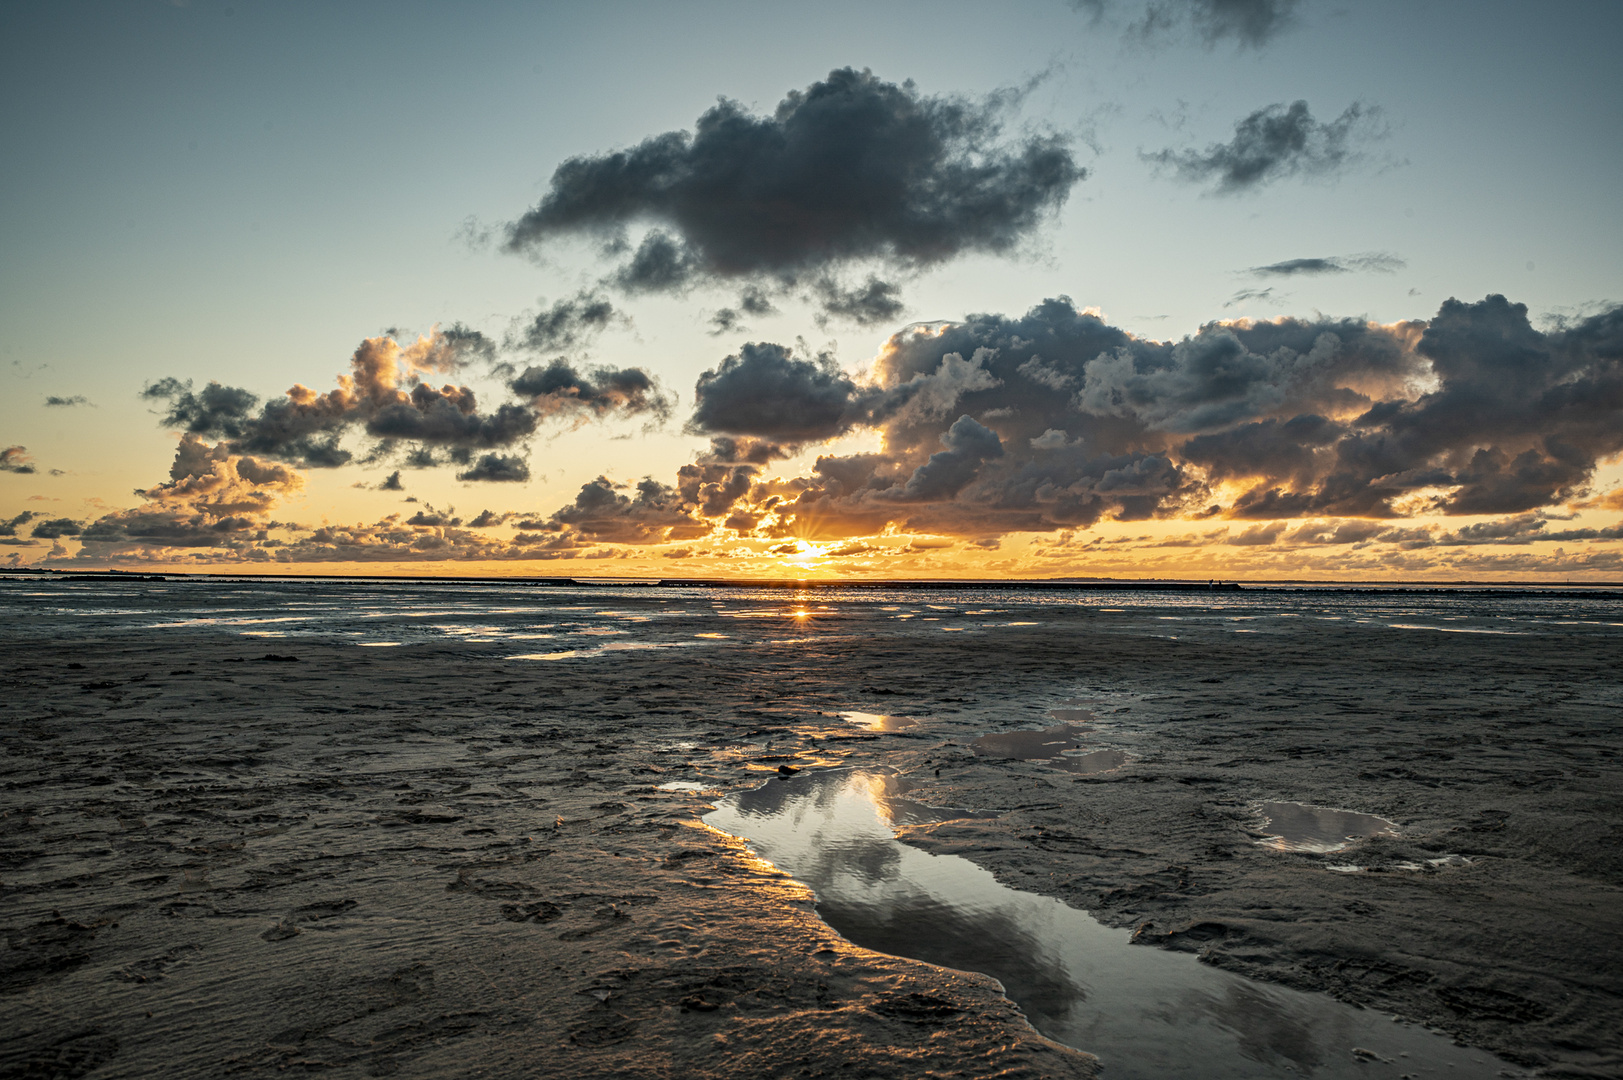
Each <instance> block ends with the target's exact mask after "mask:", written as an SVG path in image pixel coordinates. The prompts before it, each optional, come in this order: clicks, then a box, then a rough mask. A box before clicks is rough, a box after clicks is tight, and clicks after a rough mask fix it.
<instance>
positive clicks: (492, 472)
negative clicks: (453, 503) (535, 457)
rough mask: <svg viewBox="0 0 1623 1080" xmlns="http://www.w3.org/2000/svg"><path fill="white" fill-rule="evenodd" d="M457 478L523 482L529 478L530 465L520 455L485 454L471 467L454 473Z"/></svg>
mask: <svg viewBox="0 0 1623 1080" xmlns="http://www.w3.org/2000/svg"><path fill="white" fill-rule="evenodd" d="M456 478H457V479H458V480H489V481H493V482H498V483H523V482H524V481H526V480H528V479H529V478H530V466H529V465H528V464H527V463H526V462H525V460H524V459H523V458H521V457H516V456H514V455H511V454H485V455H484V456H482V457H480V459H479V460H478V461H476V462H474V464H473V468H471V469H469V470H467V471H466V472H459V473H457V474H456Z"/></svg>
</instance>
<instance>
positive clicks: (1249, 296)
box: [1223, 285, 1285, 308]
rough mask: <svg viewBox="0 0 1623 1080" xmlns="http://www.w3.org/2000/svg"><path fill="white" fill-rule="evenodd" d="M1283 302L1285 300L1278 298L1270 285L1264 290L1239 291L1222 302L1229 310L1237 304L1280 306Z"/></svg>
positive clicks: (1281, 297)
mask: <svg viewBox="0 0 1623 1080" xmlns="http://www.w3.org/2000/svg"><path fill="white" fill-rule="evenodd" d="M1284 302H1285V298H1284V297H1283V296H1280V295H1279V294H1278V292H1277V291H1276V290H1275V289H1274V287H1273V286H1271V285H1270V286H1269V287H1268V288H1266V289H1241V290H1240V291H1239V292H1237V293H1235V294H1234V295H1233V296H1231V297H1229V298H1228V299H1227V300H1225V301H1223V306H1224V307H1226V308H1231V307H1234V306H1235V305H1237V304H1251V303H1257V304H1282V303H1284Z"/></svg>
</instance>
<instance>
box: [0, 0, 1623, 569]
mask: <svg viewBox="0 0 1623 1080" xmlns="http://www.w3.org/2000/svg"><path fill="white" fill-rule="evenodd" d="M1619 40H1623V5H1619V4H1617V3H1615V0H1596V2H1571V3H1565V2H1546V3H1536V4H1535V3H1531V2H1527V3H1515V2H1494V0H1472V2H1458V3H1454V2H1443V0H1438V2H1431V3H1414V2H1403V3H1399V2H1392V3H1385V2H1380V0H1370V2H1365V3H1358V4H1350V3H1345V2H1341V3H1337V2H1327V0H1070V2H1067V0H1017V2H1011V3H1006V4H1000V5H987V4H968V3H950V2H931V3H901V2H897V3H885V2H875V0H865V2H863V3H860V4H858V3H823V4H818V5H805V4H775V3H748V4H746V3H719V2H718V3H699V2H695V3H677V4H669V3H666V4H652V3H633V2H625V3H597V4H566V3H557V4H518V3H512V4H507V3H487V4H456V5H453V4H429V3H416V4H413V3H389V4H382V3H378V4H369V3H362V2H356V3H347V4H343V5H334V4H304V3H297V2H279V3H275V4H271V3H260V2H256V0H224V2H216V0H187V2H178V0H177V2H170V3H160V2H157V0H140V2H115V0H110V2H103V3H73V2H63V3H54V4H36V5H23V4H13V5H7V6H5V8H4V10H3V11H0V60H3V62H0V140H3V143H0V145H4V146H5V147H6V148H7V152H6V153H5V154H4V155H3V157H0V317H3V325H4V326H5V328H6V333H5V334H4V335H3V336H0V379H3V380H4V382H3V393H0V564H5V563H10V564H12V565H30V566H49V567H56V568H61V569H74V568H83V569H88V568H97V567H115V568H122V569H154V570H158V569H167V570H193V571H225V572H255V573H331V574H353V573H411V574H444V575H487V574H488V575H546V576H558V575H562V576H575V577H645V576H660V577H740V578H797V577H798V578H821V577H867V578H991V577H1019V578H1053V577H1092V576H1106V577H1128V578H1196V579H1206V578H1212V577H1217V578H1224V579H1239V580H1273V579H1321V580H1387V581H1395V580H1428V581H1431V580H1435V581H1444V580H1539V581H1567V580H1572V581H1606V580H1620V579H1623V308H1620V307H1619V304H1620V302H1623V211H1620V209H1619V207H1620V205H1623V201H1620V200H1619V199H1618V198H1617V193H1616V187H1617V179H1616V178H1617V177H1618V176H1619V175H1623V73H1620V70H1619V68H1618V66H1617V64H1616V62H1615V52H1616V43H1617V42H1618V41H1619Z"/></svg>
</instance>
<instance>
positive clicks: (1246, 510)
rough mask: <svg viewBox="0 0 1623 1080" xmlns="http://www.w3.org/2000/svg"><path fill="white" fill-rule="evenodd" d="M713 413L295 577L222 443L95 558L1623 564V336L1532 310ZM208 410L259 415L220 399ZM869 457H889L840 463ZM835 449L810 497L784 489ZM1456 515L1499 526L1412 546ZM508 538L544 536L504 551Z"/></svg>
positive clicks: (198, 452)
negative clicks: (1392, 559)
mask: <svg viewBox="0 0 1623 1080" xmlns="http://www.w3.org/2000/svg"><path fill="white" fill-rule="evenodd" d="M555 381H558V382H559V383H560V385H561V384H562V382H564V381H567V380H564V376H563V374H562V373H559V375H558V376H557V377H556V380H555ZM546 385H552V384H551V383H547V384H546ZM571 385H575V384H571ZM592 385H593V386H594V387H597V388H598V390H597V391H594V392H602V390H601V387H602V385H604V383H602V382H601V381H599V382H597V383H593V384H592ZM534 389H537V390H538V391H539V392H543V393H544V392H546V391H545V389H544V387H543V386H541V385H540V384H538V385H537V386H536V387H535V388H534ZM576 392H577V393H579V394H583V395H584V396H586V397H590V395H589V394H585V391H582V390H580V389H579V387H578V386H577V391H576ZM217 396H218V395H217ZM290 400H291V399H290ZM694 402H695V405H694V409H693V411H692V413H691V415H690V416H689V418H688V421H687V423H688V430H689V431H690V432H693V433H695V434H700V435H703V436H706V437H707V438H708V439H709V445H708V448H707V449H706V450H705V451H704V452H702V453H700V454H698V455H697V457H696V459H695V460H694V461H693V462H692V463H690V464H687V465H684V466H682V467H681V468H679V469H678V470H677V471H676V475H675V477H674V483H665V482H663V481H661V480H658V479H655V478H644V479H643V480H641V481H638V482H636V483H634V484H622V483H619V482H616V481H614V480H611V479H609V478H607V477H598V478H597V479H595V480H593V481H591V482H589V483H587V484H585V485H583V486H582V488H581V489H580V491H579V492H578V493H577V495H576V496H575V498H574V499H573V501H572V502H570V503H569V504H567V505H565V506H563V507H561V508H559V509H557V510H555V511H553V512H552V513H550V514H547V513H521V512H517V511H501V512H497V511H491V510H486V511H485V512H484V513H482V514H480V515H479V517H478V518H477V519H476V520H475V521H474V522H472V523H471V524H470V525H469V526H468V527H467V528H461V529H460V531H458V532H456V534H455V537H452V536H451V534H450V533H447V532H446V531H445V530H447V529H450V528H453V527H456V526H453V525H451V524H447V523H446V522H445V521H435V522H430V521H428V520H427V519H426V518H423V519H419V520H416V521H406V522H401V521H399V520H398V519H391V520H390V521H386V522H383V523H379V525H377V526H375V527H372V526H369V527H365V528H364V529H363V528H361V527H359V526H357V527H356V528H357V529H360V530H361V531H360V532H356V531H354V530H350V531H349V532H348V533H345V534H344V535H345V536H347V537H348V539H343V540H342V542H340V539H339V534H338V533H336V532H333V531H332V530H330V529H328V530H319V531H317V532H315V533H311V534H310V535H308V536H304V537H295V539H294V540H293V541H290V542H286V543H283V544H282V545H280V550H275V549H276V548H277V547H278V545H277V544H276V542H274V541H266V540H265V539H263V537H264V535H265V531H266V530H267V529H273V528H274V526H273V523H272V522H271V520H270V516H269V515H270V510H269V505H270V503H271V502H274V500H275V498H277V497H280V495H282V494H285V493H286V492H288V491H291V490H293V489H295V488H296V487H297V484H298V482H299V478H298V476H297V474H295V473H293V472H292V471H291V470H287V469H286V468H285V467H284V466H281V465H275V464H273V463H271V462H268V461H264V460H262V459H260V458H257V457H255V456H254V455H252V454H247V453H244V452H243V451H244V450H245V449H246V447H247V446H249V445H251V443H250V441H249V440H250V439H251V438H252V431H251V429H249V428H244V429H243V432H244V433H243V434H237V435H231V436H230V437H229V438H226V439H224V440H222V441H221V442H219V443H217V444H215V445H213V446H209V445H208V444H207V443H205V442H204V441H203V440H202V438H201V437H200V436H199V435H198V434H197V433H195V432H194V433H190V434H188V435H187V436H186V438H185V439H184V440H183V441H182V444H181V453H180V455H179V456H178V457H177V460H176V465H175V468H174V470H173V471H172V475H171V480H170V482H169V483H167V484H163V485H158V486H157V487H155V488H152V489H148V490H147V491H145V492H143V493H142V494H143V496H144V497H145V498H146V499H147V500H148V502H149V505H148V506H146V507H143V508H139V509H137V510H131V511H124V512H121V513H119V514H114V515H108V516H107V517H104V518H103V519H101V520H99V521H97V522H93V523H91V524H89V525H88V526H86V527H85V531H84V533H83V536H82V537H81V539H82V540H83V541H84V542H85V545H86V551H87V552H91V553H92V554H95V553H96V552H98V551H99V552H101V553H103V554H105V553H107V552H108V551H112V550H113V548H111V547H107V546H106V545H108V544H113V545H117V544H123V545H126V546H128V545H149V546H169V547H186V546H192V545H202V546H208V545H211V546H214V547H216V548H219V549H223V550H235V549H234V548H233V545H234V544H243V543H246V544H247V545H248V546H250V547H254V548H255V549H256V550H257V551H258V552H259V553H258V554H256V555H254V556H253V557H256V558H257V557H265V558H268V557H275V558H277V559H288V560H297V559H302V558H315V557H317V556H318V555H319V556H320V557H333V558H336V557H338V556H337V555H336V554H335V553H336V552H338V551H341V550H362V549H364V550H365V551H366V552H367V553H368V557H373V558H383V557H384V554H383V553H384V551H385V550H395V551H396V552H397V555H399V556H400V557H425V558H426V557H436V558H439V557H443V558H463V557H466V558H521V559H522V558H559V557H565V558H568V557H582V556H586V555H598V554H615V553H616V549H619V548H625V547H633V548H634V547H641V546H648V545H658V544H673V543H684V544H691V543H693V542H700V541H703V542H708V543H712V544H727V543H733V544H741V543H753V544H755V545H756V549H755V550H759V549H760V548H762V547H764V546H765V544H767V543H771V542H793V543H794V544H795V545H799V546H797V547H796V550H797V551H798V550H803V547H804V545H823V546H824V550H825V551H826V552H829V553H836V554H838V553H846V554H850V555H852V556H853V557H855V556H856V555H857V554H858V553H867V554H871V553H873V552H874V551H876V550H878V549H877V548H875V547H874V546H873V545H872V543H871V541H872V540H873V538H876V537H880V536H892V537H900V538H906V537H916V538H919V540H920V543H919V545H917V546H916V547H915V546H914V545H911V544H909V546H908V550H927V549H928V545H930V544H945V545H951V544H980V545H982V546H985V547H993V546H995V545H996V544H997V542H998V538H1000V537H1003V536H1005V535H1007V534H1010V533H1020V532H1024V533H1037V534H1045V533H1046V534H1054V535H1055V536H1057V537H1060V538H1061V539H1059V540H1056V541H1055V545H1054V546H1055V548H1056V549H1058V548H1059V547H1063V546H1065V545H1071V544H1073V541H1072V540H1070V539H1068V538H1070V537H1078V536H1082V535H1084V534H1085V531H1086V530H1087V529H1089V528H1090V527H1091V526H1093V525H1095V524H1097V523H1098V522H1100V521H1102V520H1111V521H1118V522H1120V521H1148V520H1156V519H1161V520H1167V519H1172V520H1190V521H1205V522H1213V521H1214V519H1227V520H1230V521H1235V522H1238V523H1239V524H1237V525H1235V526H1233V527H1224V526H1222V525H1217V526H1216V527H1217V528H1218V529H1221V530H1224V531H1222V532H1220V533H1216V532H1214V533H1213V534H1212V536H1211V537H1210V538H1208V540H1204V541H1198V542H1199V543H1207V542H1209V543H1213V544H1221V545H1224V546H1227V547H1245V548H1248V549H1256V550H1278V549H1281V548H1285V547H1295V548H1307V547H1327V546H1335V545H1348V546H1353V547H1357V546H1359V545H1365V546H1367V545H1369V544H1372V543H1373V544H1383V545H1389V546H1391V547H1392V549H1393V550H1409V551H1418V550H1420V549H1422V548H1432V549H1442V548H1448V547H1461V548H1463V547H1471V546H1480V545H1485V544H1510V545H1524V544H1529V543H1535V542H1543V541H1563V542H1572V543H1578V544H1582V543H1586V542H1589V541H1610V540H1616V539H1618V538H1619V533H1618V529H1617V528H1615V527H1609V528H1568V527H1564V526H1555V527H1552V525H1551V522H1554V521H1556V520H1557V518H1558V517H1559V516H1560V512H1559V509H1558V508H1560V507H1563V506H1568V505H1571V506H1574V507H1593V508H1597V509H1607V508H1615V507H1617V506H1623V503H1618V501H1617V498H1616V493H1615V492H1611V493H1602V494H1599V495H1597V494H1595V493H1593V492H1592V491H1591V490H1590V485H1591V483H1592V480H1593V477H1594V474H1595V470H1596V468H1597V466H1598V464H1599V463H1600V462H1601V461H1603V460H1607V459H1611V458H1614V457H1616V456H1617V455H1619V454H1623V308H1612V309H1610V310H1607V311H1603V312H1601V313H1600V314H1597V315H1593V316H1591V317H1589V318H1586V319H1583V320H1581V321H1575V322H1571V323H1569V324H1567V325H1564V326H1562V327H1559V328H1556V329H1552V330H1539V329H1536V328H1535V327H1533V326H1532V325H1531V323H1530V322H1529V320H1528V317H1527V310H1526V308H1525V306H1523V305H1520V304H1516V303H1512V302H1511V301H1509V300H1508V299H1506V298H1505V297H1503V296H1497V295H1495V296H1488V297H1486V298H1484V299H1482V300H1480V301H1476V302H1469V303H1468V302H1462V301H1459V300H1449V301H1448V302H1446V303H1444V304H1443V305H1442V307H1441V308H1440V309H1439V310H1438V312H1437V314H1436V315H1435V316H1434V317H1432V318H1431V319H1429V320H1416V321H1412V322H1403V323H1394V324H1388V325H1382V324H1376V323H1371V322H1368V321H1365V320H1360V319H1335V318H1323V317H1320V318H1314V319H1296V318H1281V319H1275V320H1269V321H1249V320H1241V321H1236V322H1214V323H1209V324H1207V325H1205V326H1203V327H1201V328H1200V329H1199V330H1198V331H1196V332H1195V333H1193V334H1190V335H1188V336H1186V337H1184V338H1182V339H1180V340H1176V341H1158V340H1153V339H1149V338H1143V337H1139V336H1136V335H1134V334H1131V333H1129V332H1127V331H1125V330H1122V329H1120V328H1118V327H1114V326H1111V325H1110V324H1108V323H1106V322H1105V321H1104V320H1103V319H1102V318H1100V317H1099V316H1097V315H1095V314H1093V313H1090V312H1087V311H1078V310H1077V308H1076V306H1075V305H1074V304H1073V303H1072V302H1071V301H1070V300H1068V299H1066V298H1064V297H1060V298H1055V299H1050V300H1046V301H1044V302H1043V303H1041V304H1039V305H1037V306H1036V307H1034V308H1032V309H1031V310H1030V311H1028V312H1026V313H1025V314H1024V315H1020V316H1006V315H998V314H982V315H974V316H971V317H969V318H967V319H965V320H963V321H962V322H955V323H942V324H931V325H920V326H913V327H908V328H906V329H903V330H901V331H899V332H898V333H896V334H894V335H892V336H891V337H890V338H889V339H888V341H887V342H886V343H885V344H884V346H883V347H882V349H881V350H880V352H879V354H878V355H877V357H875V358H874V360H873V362H872V365H871V367H870V368H869V370H868V371H867V372H866V373H864V374H862V375H858V374H853V373H851V372H848V371H846V370H844V369H842V368H841V367H840V366H839V365H838V364H837V363H836V362H835V361H834V360H833V358H831V357H829V356H823V355H814V356H802V355H799V354H798V353H797V351H796V350H795V349H793V348H791V347H789V346H785V345H782V344H778V343H774V342H753V343H749V344H746V345H744V346H742V347H741V348H740V349H739V350H738V351H737V352H735V353H733V354H731V355H729V356H726V357H724V358H723V359H722V360H721V361H719V362H718V363H717V364H716V366H715V367H713V368H712V369H710V370H709V371H706V372H705V373H704V374H702V375H701V376H700V377H699V380H698V383H697V386H696V388H695V396H694ZM583 407H585V406H583ZM186 409H187V410H192V411H194V412H196V413H197V414H198V415H200V416H210V415H216V414H219V413H221V412H222V411H223V412H224V413H225V414H227V415H230V416H246V415H254V416H257V415H259V414H249V413H247V412H245V411H244V410H243V409H242V408H240V407H238V406H237V405H235V404H233V403H232V401H231V400H226V401H224V403H223V404H222V403H221V402H220V401H215V400H214V399H212V398H207V397H206V395H197V396H196V404H195V405H192V404H189V403H188V404H187V406H186ZM210 410H212V411H210ZM529 411H530V413H531V415H535V414H536V411H535V409H534V408H531V409H530V410H529ZM177 414H183V415H191V412H187V411H185V410H177ZM854 433H857V434H860V433H868V435H869V436H871V437H872V442H873V443H874V444H875V445H877V447H878V449H871V450H866V451H864V452H860V453H839V452H836V451H835V449H834V444H835V441H836V440H839V439H840V438H842V437H843V436H847V435H851V434H854ZM227 434H228V435H229V434H230V433H227ZM825 444H828V445H830V450H829V452H827V453H824V454H822V455H821V456H818V457H817V458H816V459H815V463H814V465H813V466H812V467H811V468H810V470H808V471H807V472H805V473H803V474H800V475H778V474H776V473H774V472H773V469H774V463H776V462H780V461H783V460H786V459H788V458H790V457H793V456H795V455H796V454H799V453H802V452H804V451H806V450H807V449H809V448H813V447H818V446H823V445H825ZM466 465H467V468H466V472H465V473H461V474H459V475H468V474H475V473H476V474H479V475H478V478H480V479H487V480H517V479H521V478H522V476H523V475H524V468H523V462H522V460H521V459H517V458H515V457H511V456H507V455H503V454H501V453H500V452H499V451H496V450H491V451H488V452H486V453H484V454H483V455H482V456H480V457H478V458H477V459H476V460H470V461H469V462H467V463H466ZM1436 515H1445V516H1447V515H1452V516H1467V517H1477V518H1480V517H1489V518H1494V519H1496V520H1494V521H1489V522H1480V521H1479V522H1474V523H1468V524H1465V525H1462V526H1461V527H1459V528H1456V529H1440V528H1438V527H1436V526H1427V527H1421V526H1411V525H1408V524H1406V523H1405V521H1404V519H1408V518H1413V517H1417V516H1436ZM1568 516H1570V515H1568ZM497 527H510V528H511V529H513V530H514V532H515V533H516V535H514V536H513V537H511V538H509V539H506V540H502V539H499V538H497V537H494V536H491V535H489V534H488V533H484V532H481V531H480V530H482V529H492V528H497ZM457 528H459V527H457ZM424 529H437V530H439V531H438V532H436V533H435V535H436V536H438V537H439V538H440V540H441V541H443V542H444V543H443V544H440V543H437V542H436V543H433V544H430V543H428V542H427V541H425V540H424V539H423V535H424V534H423V533H422V530H424ZM1234 529H1238V531H1233V530H1234ZM369 530H370V531H369ZM414 530H415V531H414ZM408 534H409V536H408ZM317 536H325V537H327V539H326V540H317V539H316V537H317ZM389 537H395V538H396V539H397V540H400V542H399V543H396V542H395V541H393V540H388V538H389ZM402 538H404V539H402ZM385 541H387V543H386V542H385ZM408 541H409V542H408ZM1195 543H1197V541H1196V540H1191V541H1189V543H1188V544H1185V543H1184V542H1183V541H1180V540H1162V541H1150V540H1148V539H1146V540H1145V541H1144V545H1145V546H1178V545H1180V544H1181V545H1183V546H1190V545H1192V544H1195ZM267 545H268V546H267ZM357 545H359V546H357ZM380 545H381V546H380ZM892 549H896V545H892ZM896 550H899V549H896ZM434 552H439V553H440V554H437V555H435V554H432V553H434ZM323 553H325V554H323ZM621 553H623V552H621Z"/></svg>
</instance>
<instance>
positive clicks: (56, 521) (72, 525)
mask: <svg viewBox="0 0 1623 1080" xmlns="http://www.w3.org/2000/svg"><path fill="white" fill-rule="evenodd" d="M83 528H84V527H83V526H82V525H80V524H79V522H77V521H74V520H73V519H72V518H51V519H50V520H48V521H41V522H40V523H39V524H37V525H35V526H34V527H33V528H32V529H31V530H29V535H30V536H37V537H39V538H40V539H41V540H57V539H60V538H61V537H64V536H78V535H79V533H80V532H81V531H83Z"/></svg>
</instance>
